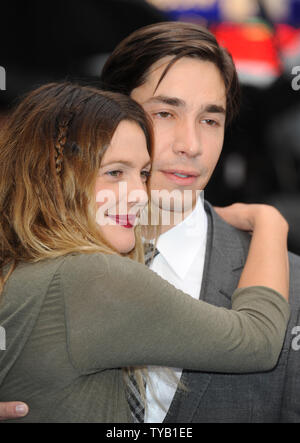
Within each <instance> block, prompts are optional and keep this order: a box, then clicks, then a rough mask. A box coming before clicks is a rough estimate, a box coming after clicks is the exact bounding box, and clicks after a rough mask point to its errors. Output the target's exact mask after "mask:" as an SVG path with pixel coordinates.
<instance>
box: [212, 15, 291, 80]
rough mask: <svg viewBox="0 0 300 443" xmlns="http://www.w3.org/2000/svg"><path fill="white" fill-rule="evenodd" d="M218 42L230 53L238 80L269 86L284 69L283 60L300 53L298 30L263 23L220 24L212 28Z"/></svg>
mask: <svg viewBox="0 0 300 443" xmlns="http://www.w3.org/2000/svg"><path fill="white" fill-rule="evenodd" d="M212 32H213V33H214V34H215V36H216V38H217V40H218V41H219V43H220V44H221V45H222V46H224V47H226V48H227V49H228V51H229V52H230V53H231V55H232V57H233V59H234V61H235V64H236V67H237V70H238V73H239V75H240V77H241V80H245V81H250V82H252V83H253V82H254V83H256V84H259V83H260V84H268V83H270V82H272V81H273V80H274V79H276V78H277V77H278V76H279V75H280V74H281V73H282V72H283V70H284V66H283V65H282V63H283V59H284V58H288V57H294V56H297V55H298V54H300V30H298V29H295V28H293V27H291V26H289V25H285V24H278V25H276V27H275V28H274V30H273V29H272V28H271V27H269V26H268V25H266V24H265V23H264V22H259V21H256V22H249V23H243V24H229V23H222V24H220V25H217V26H215V27H214V28H213V29H212Z"/></svg>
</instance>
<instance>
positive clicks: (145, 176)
mask: <svg viewBox="0 0 300 443" xmlns="http://www.w3.org/2000/svg"><path fill="white" fill-rule="evenodd" d="M150 175H151V172H150V171H142V172H141V176H142V177H143V179H144V181H145V182H146V181H147V180H148V178H149V177H150Z"/></svg>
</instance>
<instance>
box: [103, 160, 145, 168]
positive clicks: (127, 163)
mask: <svg viewBox="0 0 300 443" xmlns="http://www.w3.org/2000/svg"><path fill="white" fill-rule="evenodd" d="M111 165H124V166H129V167H130V168H135V167H136V164H135V163H134V162H131V161H130V160H112V161H110V162H108V163H105V164H102V165H101V166H100V167H101V168H104V167H107V166H111ZM147 166H150V167H151V162H150V161H147V163H145V165H144V166H142V167H143V168H146V167H147Z"/></svg>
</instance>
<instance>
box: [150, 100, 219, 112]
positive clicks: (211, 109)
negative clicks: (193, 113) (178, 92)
mask: <svg viewBox="0 0 300 443" xmlns="http://www.w3.org/2000/svg"><path fill="white" fill-rule="evenodd" d="M145 103H162V104H165V105H169V106H175V107H184V106H186V102H185V101H184V100H182V99H181V98H178V97H169V96H167V95H155V96H153V97H151V98H150V99H149V100H147V101H146V102H145ZM145 103H144V104H145ZM201 112H209V113H218V114H224V115H225V114H226V109H225V108H224V107H223V106H220V105H217V104H215V103H210V104H207V105H205V106H203V107H202V108H201Z"/></svg>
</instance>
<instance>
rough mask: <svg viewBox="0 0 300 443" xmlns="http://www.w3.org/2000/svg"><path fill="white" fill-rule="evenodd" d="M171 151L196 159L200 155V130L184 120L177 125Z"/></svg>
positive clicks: (192, 123)
mask: <svg viewBox="0 0 300 443" xmlns="http://www.w3.org/2000/svg"><path fill="white" fill-rule="evenodd" d="M173 151H174V152H175V153H176V154H178V155H186V156H187V157H196V156H197V155H201V154H202V146H201V140H200V130H199V128H197V127H196V125H195V123H194V122H191V121H189V120H186V121H184V122H181V123H180V124H179V125H178V127H177V129H176V133H175V139H174V143H173Z"/></svg>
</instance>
